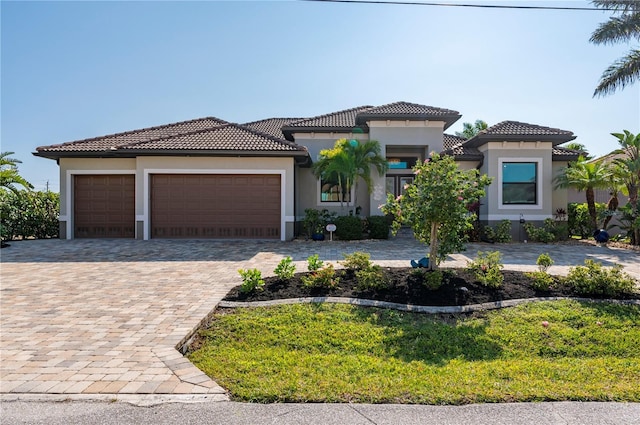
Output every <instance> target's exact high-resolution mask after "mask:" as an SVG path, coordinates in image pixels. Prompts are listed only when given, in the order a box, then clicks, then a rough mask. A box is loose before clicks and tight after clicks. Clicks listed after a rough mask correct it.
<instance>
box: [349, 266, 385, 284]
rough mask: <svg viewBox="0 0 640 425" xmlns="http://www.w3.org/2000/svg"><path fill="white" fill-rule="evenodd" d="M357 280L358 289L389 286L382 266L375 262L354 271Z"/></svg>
mask: <svg viewBox="0 0 640 425" xmlns="http://www.w3.org/2000/svg"><path fill="white" fill-rule="evenodd" d="M356 279H357V281H358V284H357V287H358V289H360V290H367V289H374V290H375V289H386V288H388V287H389V280H388V279H387V278H386V276H385V275H384V272H383V271H382V267H380V266H379V265H377V264H375V265H372V266H370V267H367V268H365V269H361V270H358V271H357V272H356Z"/></svg>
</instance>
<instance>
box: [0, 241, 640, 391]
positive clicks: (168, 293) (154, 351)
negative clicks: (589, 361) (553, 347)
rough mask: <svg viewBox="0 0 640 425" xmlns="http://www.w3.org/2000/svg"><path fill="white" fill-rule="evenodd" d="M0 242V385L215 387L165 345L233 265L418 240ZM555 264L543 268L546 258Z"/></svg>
mask: <svg viewBox="0 0 640 425" xmlns="http://www.w3.org/2000/svg"><path fill="white" fill-rule="evenodd" d="M11 244H12V246H11V247H10V248H6V249H3V250H2V251H1V252H0V256H1V263H0V308H1V309H0V314H1V319H2V320H1V325H0V326H1V327H0V393H14V394H19V393H36V394H43V393H47V394H210V395H211V396H212V397H214V398H217V399H225V397H226V395H225V393H224V390H223V389H222V388H220V387H219V386H218V385H217V384H216V383H215V382H213V381H212V380H211V379H209V378H208V377H207V376H206V375H204V374H203V373H202V372H200V371H199V370H198V369H197V368H195V367H194V366H193V365H192V364H191V363H190V362H189V361H188V360H186V359H185V358H183V357H182V355H181V354H180V353H179V352H178V351H177V350H176V349H175V347H176V345H177V344H178V343H179V342H180V341H181V340H182V339H183V338H184V337H185V336H186V335H187V334H188V333H190V332H191V331H192V330H193V329H194V328H195V327H196V326H197V325H198V323H199V322H200V321H201V320H202V319H203V318H204V317H205V316H206V315H207V314H208V313H209V312H210V311H211V310H212V309H213V308H214V307H215V305H216V304H217V303H218V302H219V301H220V300H221V299H222V297H223V296H224V295H225V294H226V293H227V292H228V290H229V289H230V288H231V287H233V286H235V285H237V284H239V283H240V278H239V276H238V273H237V270H238V269H239V268H250V267H257V268H259V269H261V270H262V271H263V273H265V274H272V272H273V269H274V268H275V266H276V265H277V263H278V262H279V261H280V259H281V258H283V257H284V256H287V255H290V256H292V257H293V259H294V260H295V261H296V264H297V265H298V269H299V270H302V269H303V268H304V266H303V264H304V261H305V259H306V258H307V257H308V256H309V255H311V254H315V253H318V254H319V255H320V257H321V259H323V260H328V261H335V260H340V259H342V254H343V253H349V252H354V251H365V252H369V253H371V257H372V260H373V261H375V262H376V263H378V264H381V265H384V266H398V267H400V266H407V265H408V262H409V260H410V259H417V258H420V257H422V256H423V255H424V254H425V247H424V246H422V245H421V244H419V243H417V242H415V241H413V240H411V239H406V238H398V239H396V240H390V241H358V242H320V243H313V242H305V241H294V242H263V241H260V242H255V241H245V242H240V241H134V240H126V241H122V240H102V241H100V240H72V241H64V240H37V241H24V242H12V243H11ZM493 249H500V250H502V251H503V253H504V262H505V268H507V269H509V268H510V269H525V270H533V269H535V260H536V258H537V256H538V255H539V254H540V253H542V252H549V253H550V254H551V256H552V257H553V258H554V260H555V261H556V265H554V266H553V268H552V272H554V271H555V272H556V273H560V274H564V273H566V271H567V269H568V267H569V266H570V265H575V264H580V263H582V262H583V261H584V259H585V258H594V259H599V260H601V261H603V262H604V263H605V264H611V263H613V262H617V263H621V264H624V265H625V270H626V271H627V272H629V273H630V274H633V275H634V276H636V277H638V278H640V255H639V254H638V253H637V252H632V251H624V250H616V249H610V248H605V247H594V246H588V245H586V246H576V247H574V246H558V245H537V244H528V245H524V244H513V245H491V246H488V245H469V247H468V250H467V251H466V252H463V253H460V254H455V255H453V256H451V258H450V260H448V261H447V263H446V265H457V266H464V265H465V264H466V261H467V260H468V259H470V258H472V257H473V256H474V255H475V253H476V252H477V251H478V250H493ZM554 269H555V270H554Z"/></svg>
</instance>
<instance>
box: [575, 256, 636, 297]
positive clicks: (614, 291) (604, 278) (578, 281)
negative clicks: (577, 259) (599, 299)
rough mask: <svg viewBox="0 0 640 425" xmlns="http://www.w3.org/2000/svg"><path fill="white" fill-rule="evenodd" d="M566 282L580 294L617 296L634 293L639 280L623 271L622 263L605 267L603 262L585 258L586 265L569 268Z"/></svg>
mask: <svg viewBox="0 0 640 425" xmlns="http://www.w3.org/2000/svg"><path fill="white" fill-rule="evenodd" d="M565 283H566V284H567V285H568V286H570V287H572V288H573V289H575V291H576V292H578V293H579V294H583V295H604V296H617V295H621V294H626V293H632V292H633V290H634V287H635V285H636V283H637V282H636V281H635V279H634V278H632V277H631V276H629V275H628V274H627V273H624V272H623V271H622V266H621V265H620V264H615V265H614V266H613V267H603V266H602V263H597V262H595V261H593V260H584V266H576V267H572V268H570V269H569V275H568V276H567V277H566V278H565Z"/></svg>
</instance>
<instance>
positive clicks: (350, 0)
mask: <svg viewBox="0 0 640 425" xmlns="http://www.w3.org/2000/svg"><path fill="white" fill-rule="evenodd" d="M298 1H304V2H316V3H363V4H389V5H403V6H450V7H476V8H484V9H525V10H588V11H594V10H597V11H606V10H609V11H616V10H617V9H610V8H597V7H565V6H517V5H497V4H469V3H435V2H422V1H393V0H390V1H383V0H298Z"/></svg>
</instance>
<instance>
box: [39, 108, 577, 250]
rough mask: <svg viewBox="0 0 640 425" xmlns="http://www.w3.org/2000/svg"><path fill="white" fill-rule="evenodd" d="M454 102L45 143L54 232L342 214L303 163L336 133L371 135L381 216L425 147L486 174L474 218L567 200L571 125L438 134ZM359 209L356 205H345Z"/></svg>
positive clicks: (175, 233)
mask: <svg viewBox="0 0 640 425" xmlns="http://www.w3.org/2000/svg"><path fill="white" fill-rule="evenodd" d="M460 117H461V115H460V114H459V113H458V112H457V111H454V110H450V109H444V108H438V107H431V106H426V105H419V104H414V103H408V102H396V103H391V104H388V105H383V106H361V107H357V108H353V109H348V110H343V111H338V112H333V113H330V114H326V115H321V116H317V117H312V118H269V119H265V120H261V121H255V122H250V123H245V124H235V123H230V122H226V121H223V120H221V119H218V118H201V119H196V120H191V121H184V122H178V123H174V124H167V125H163V126H158V127H151V128H144V129H140V130H132V131H127V132H124V133H118V134H112V135H107V136H102V137H95V138H92V139H86V140H78V141H73V142H69V143H63V144H57V145H51V146H42V147H38V148H37V149H36V152H35V153H34V155H36V156H40V157H44V158H50V159H54V160H56V161H57V162H58V164H59V166H60V203H61V206H60V235H61V237H62V238H68V239H71V238H87V237H88V238H98V237H109V238H113V237H123V238H137V239H150V238H192V239H201V238H222V239H223V238H233V239H235V238H248V239H278V240H288V239H291V238H293V237H294V236H295V234H294V233H295V228H296V226H295V224H296V222H298V221H300V219H301V218H302V216H303V215H304V210H305V209H307V208H314V209H328V210H330V211H335V212H338V213H342V214H347V211H346V210H344V206H341V204H340V202H339V196H338V193H337V191H338V189H337V185H336V182H331V181H321V180H319V179H318V178H316V177H315V176H314V174H313V172H312V170H311V164H312V163H313V161H314V160H316V159H317V158H318V155H319V152H320V151H321V150H322V149H327V148H331V147H332V146H333V145H334V143H335V141H336V140H337V139H341V138H346V139H349V140H358V141H364V140H376V141H378V142H379V143H380V146H381V148H382V153H383V154H384V155H386V158H387V161H388V163H389V169H388V171H387V172H386V173H385V174H384V175H378V172H377V171H376V170H373V171H372V173H373V175H372V187H371V191H370V192H369V191H368V190H367V187H366V185H363V184H361V185H359V186H358V190H359V193H358V194H357V196H356V194H355V193H351V194H346V198H345V200H347V201H348V200H349V198H354V199H357V203H358V205H354V206H352V208H353V207H360V208H358V212H359V213H360V214H361V215H363V216H367V215H377V214H381V212H380V211H379V209H378V206H379V205H380V204H382V203H384V201H385V199H386V196H387V193H388V192H391V193H393V194H395V195H399V194H401V193H402V191H403V190H404V186H405V185H406V184H408V183H411V181H412V179H413V174H412V170H411V168H412V167H413V165H414V164H415V163H416V162H418V161H423V160H425V158H427V157H428V155H429V153H430V152H433V151H435V152H439V153H442V154H445V155H452V156H454V158H455V159H456V161H457V162H458V163H459V165H460V167H463V168H465V169H468V168H478V169H479V170H480V171H481V172H482V173H486V174H488V175H489V176H493V177H494V181H493V183H492V184H491V186H489V188H488V190H487V195H486V198H485V199H483V200H482V202H481V207H480V211H479V216H480V220H481V221H482V222H484V223H485V224H495V223H496V222H499V221H501V220H504V219H509V220H513V221H516V222H518V221H519V220H520V219H521V218H524V219H526V220H527V221H533V222H541V221H542V220H544V219H545V218H549V217H552V216H553V213H554V212H555V211H556V209H558V208H564V209H566V207H567V193H566V191H565V190H553V177H554V176H555V174H557V173H558V172H559V170H560V169H561V168H562V167H564V166H566V165H567V162H569V161H573V160H575V159H577V157H578V152H575V151H572V150H568V149H565V148H562V147H560V146H558V145H559V144H562V143H565V142H568V141H570V140H573V139H575V136H574V135H573V133H572V132H570V131H565V130H560V129H556V128H549V127H543V126H539V125H533V124H526V123H522V122H515V121H504V122H501V123H499V124H496V125H494V126H492V127H490V128H488V129H486V130H484V131H482V132H480V133H479V134H478V135H477V136H475V137H473V138H471V139H469V140H465V139H463V138H459V137H456V136H453V135H449V134H446V133H445V131H446V130H447V129H448V128H449V127H450V126H451V125H452V124H453V123H455V122H456V121H457V120H458V119H460ZM353 209H355V208H353Z"/></svg>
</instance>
